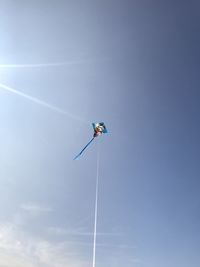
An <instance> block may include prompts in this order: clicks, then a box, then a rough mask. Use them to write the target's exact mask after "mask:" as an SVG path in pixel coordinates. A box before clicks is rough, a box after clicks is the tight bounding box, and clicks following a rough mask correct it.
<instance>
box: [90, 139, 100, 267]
mask: <svg viewBox="0 0 200 267" xmlns="http://www.w3.org/2000/svg"><path fill="white" fill-rule="evenodd" d="M99 154H100V153H99V145H98V142H97V172H96V193H95V212H94V242H93V262H92V267H95V265H96V238H97V216H98V191H99V158H100V155H99Z"/></svg>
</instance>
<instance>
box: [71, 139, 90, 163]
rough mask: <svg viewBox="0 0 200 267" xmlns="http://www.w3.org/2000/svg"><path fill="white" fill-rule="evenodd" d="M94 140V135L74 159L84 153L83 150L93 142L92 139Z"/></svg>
mask: <svg viewBox="0 0 200 267" xmlns="http://www.w3.org/2000/svg"><path fill="white" fill-rule="evenodd" d="M93 140H94V137H93V138H92V139H91V140H90V142H89V143H87V145H86V146H85V147H84V148H83V149H82V150H81V152H80V153H79V154H78V155H77V156H76V157H75V158H74V160H76V159H78V158H79V157H80V155H81V154H82V153H83V151H84V150H85V149H86V148H87V147H88V146H89V145H90V144H91V143H92V141H93Z"/></svg>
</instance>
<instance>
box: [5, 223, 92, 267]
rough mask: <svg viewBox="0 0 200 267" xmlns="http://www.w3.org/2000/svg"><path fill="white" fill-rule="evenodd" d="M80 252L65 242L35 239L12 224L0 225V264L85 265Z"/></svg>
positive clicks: (14, 266) (11, 266)
mask: <svg viewBox="0 0 200 267" xmlns="http://www.w3.org/2000/svg"><path fill="white" fill-rule="evenodd" d="M80 258H81V257H80V253H79V252H78V251H76V250H75V249H74V248H73V249H72V248H70V246H69V245H68V244H67V243H66V242H52V241H47V240H44V239H41V238H40V239H36V238H34V237H33V236H31V235H27V234H25V233H24V232H23V231H22V229H20V228H18V227H16V226H15V225H14V224H11V223H5V224H1V225H0V266H5V267H47V266H48V267H66V266H70V267H86V266H88V264H89V263H88V262H86V261H82V260H81V259H80Z"/></svg>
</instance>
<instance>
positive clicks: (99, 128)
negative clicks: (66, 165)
mask: <svg viewBox="0 0 200 267" xmlns="http://www.w3.org/2000/svg"><path fill="white" fill-rule="evenodd" d="M92 126H93V129H94V134H93V138H92V139H91V140H90V141H89V142H88V143H87V145H86V146H85V147H84V148H83V149H82V150H81V152H80V153H79V154H78V155H77V156H76V157H75V158H74V160H76V159H78V158H79V157H80V155H81V154H82V153H83V151H84V150H85V149H86V148H87V147H88V146H89V145H90V144H91V143H92V141H93V140H94V138H95V137H98V136H100V135H102V134H103V133H104V134H105V133H107V132H108V131H107V129H106V126H105V124H104V123H103V122H99V123H92Z"/></svg>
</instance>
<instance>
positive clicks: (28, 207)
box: [21, 203, 52, 214]
mask: <svg viewBox="0 0 200 267" xmlns="http://www.w3.org/2000/svg"><path fill="white" fill-rule="evenodd" d="M21 208H22V209H23V210H24V211H27V212H30V213H37V214H38V213H44V212H50V211H52V208H50V207H45V206H41V205H38V204H36V203H25V204H22V205H21Z"/></svg>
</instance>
